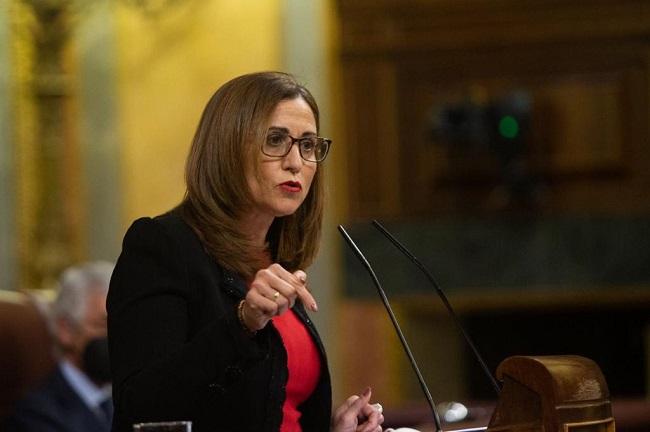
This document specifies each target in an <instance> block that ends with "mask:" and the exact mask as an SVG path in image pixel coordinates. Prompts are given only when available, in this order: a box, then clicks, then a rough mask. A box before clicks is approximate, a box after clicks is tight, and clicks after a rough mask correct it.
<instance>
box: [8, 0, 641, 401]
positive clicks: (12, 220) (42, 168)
mask: <svg viewBox="0 0 650 432" xmlns="http://www.w3.org/2000/svg"><path fill="white" fill-rule="evenodd" d="M649 41H650V3H649V2H648V1H646V0H620V1H617V2H613V1H605V0H588V1H555V0H525V1H522V0H462V1H461V0H309V1H304V0H5V1H3V2H2V4H1V5H0V289H1V290H4V291H6V292H26V293H41V294H42V293H47V292H49V291H48V290H51V289H52V288H53V287H54V286H55V283H56V279H57V277H58V275H59V273H60V271H61V270H62V269H63V268H65V267H66V266H68V265H70V264H73V263H76V262H79V261H83V260H96V259H107V260H111V261H114V260H115V259H116V258H117V256H118V255H119V252H120V244H121V240H122V236H123V234H124V232H125V230H126V228H127V227H128V226H129V224H130V223H131V222H132V221H133V220H134V219H135V218H137V217H140V216H145V215H148V216H154V215H157V214H160V213H162V212H164V211H166V210H168V209H170V208H171V207H173V206H174V205H176V204H177V203H178V202H179V201H180V200H181V198H182V196H183V192H184V181H183V169H184V159H185V156H186V153H187V151H188V149H189V144H190V142H191V139H192V136H193V133H194V129H195V127H196V125H197V123H198V120H199V116H200V114H201V111H202V109H203V106H204V105H205V103H206V102H207V100H208V99H209V97H210V96H211V94H212V93H213V92H214V91H215V90H216V89H217V88H218V87H219V86H220V85H221V84H223V83H224V82H225V81H227V80H229V79H230V78H232V77H234V76H237V75H239V74H243V73H247V72H252V71H258V70H283V71H287V72H291V73H293V74H295V75H296V76H297V77H298V78H299V80H300V81H302V82H303V83H304V84H306V85H307V87H309V88H310V89H311V90H312V92H313V93H314V94H315V96H316V98H317V100H318V101H319V105H320V107H321V112H322V127H321V128H322V135H323V136H328V137H331V138H332V139H333V140H334V147H333V153H332V155H331V156H330V159H328V162H327V164H326V169H327V171H328V176H329V184H328V194H329V203H328V208H327V217H326V221H325V227H324V228H325V236H324V241H323V245H322V249H321V254H320V257H319V260H318V262H317V263H316V264H315V265H314V266H313V268H312V269H310V281H311V283H312V288H313V291H314V293H315V296H316V298H317V300H318V301H319V305H320V312H319V313H318V314H317V316H316V317H315V319H316V321H317V323H318V324H319V327H320V329H321V331H322V333H323V335H324V339H325V343H326V346H327V347H328V353H329V357H330V362H331V368H332V370H333V376H334V391H335V399H337V400H339V399H342V398H344V397H345V396H347V395H348V394H351V393H356V392H359V391H361V390H362V389H363V388H365V386H367V385H372V386H373V389H374V394H375V397H376V398H377V399H378V400H381V401H382V403H383V404H384V406H385V407H387V409H389V410H390V409H391V408H394V409H406V408H408V407H411V406H416V405H417V404H419V403H421V402H422V400H423V399H422V396H421V394H420V390H419V387H418V384H417V382H416V381H415V378H414V377H413V375H412V373H411V370H410V366H409V365H408V364H407V363H406V359H405V357H404V355H403V353H402V351H401V348H400V346H399V344H398V340H397V338H396V336H395V335H394V332H393V330H392V328H391V326H390V321H389V320H388V318H387V316H386V314H385V312H384V310H383V306H382V305H381V303H380V302H379V300H378V298H377V296H376V293H375V291H374V288H373V286H372V285H371V283H370V279H369V278H368V277H367V275H366V273H365V271H364V270H363V268H362V267H361V265H360V264H359V263H358V262H357V261H356V259H355V258H354V256H352V255H351V254H350V253H348V252H347V251H346V247H345V245H344V244H343V243H342V242H341V240H340V238H339V236H338V233H337V232H336V226H337V225H338V224H344V225H345V226H346V227H348V228H349V231H350V233H351V235H352V236H353V238H355V239H356V240H358V243H359V245H360V246H361V247H362V249H364V251H367V252H368V257H369V258H370V260H371V262H372V263H373V264H374V265H376V267H377V269H378V273H379V277H380V278H381V280H382V282H383V283H384V285H385V289H386V291H387V294H388V296H389V298H391V300H392V301H393V303H394V307H395V309H396V310H397V313H398V317H399V318H400V320H401V321H402V323H403V324H402V325H403V327H404V330H405V333H406V336H407V338H408V339H409V340H410V343H411V345H412V348H413V350H414V353H415V356H416V358H417V359H418V361H419V362H420V364H421V368H422V370H423V374H424V376H425V379H426V380H427V382H428V384H429V386H430V388H431V393H432V394H433V397H434V400H436V401H446V400H463V401H467V400H470V401H471V400H479V401H480V400H491V399H492V400H493V399H494V398H495V396H494V394H493V392H492V390H491V388H490V382H489V380H488V379H487V378H486V377H485V376H484V375H483V374H482V371H481V370H480V368H479V366H478V363H477V362H476V360H475V359H474V358H473V356H472V355H471V352H470V351H469V350H468V348H467V347H466V346H465V344H464V342H463V341H462V339H461V338H460V336H459V333H458V331H457V330H456V329H455V327H454V325H453V323H452V321H451V320H450V319H449V317H448V316H447V314H446V312H445V311H444V309H443V308H442V306H441V303H440V301H439V299H438V298H437V296H436V295H435V293H434V291H433V289H432V288H431V287H430V286H429V285H428V284H427V282H426V280H425V279H424V278H423V277H422V276H421V275H420V274H419V272H418V271H417V269H416V268H415V267H414V266H413V265H412V264H409V263H408V262H407V261H406V260H405V259H404V258H403V257H402V256H401V255H400V253H399V252H398V251H396V250H395V249H394V248H393V247H392V246H391V245H390V244H389V243H387V242H386V241H385V240H384V239H383V237H381V235H380V234H379V233H378V232H377V231H375V230H374V229H373V228H372V227H371V226H370V224H369V222H370V221H371V220H372V219H378V220H380V221H382V222H384V223H385V224H386V226H387V227H388V228H389V229H391V230H392V231H394V233H395V235H396V236H397V237H398V238H400V239H401V240H402V241H403V242H404V243H405V244H406V245H407V246H408V247H410V248H412V250H413V252H414V253H415V255H416V256H418V257H419V258H420V259H421V260H422V261H423V262H424V263H425V264H426V265H427V266H428V267H429V268H430V270H431V271H432V272H433V273H434V274H435V275H436V277H437V279H438V282H439V283H440V285H441V286H442V288H443V289H444V290H445V291H446V292H447V294H448V296H449V299H450V301H451V303H452V305H454V306H455V307H456V308H457V310H458V313H459V315H460V316H461V319H462V321H463V322H464V323H465V324H466V325H467V328H468V332H469V334H470V335H471V336H472V337H473V338H474V340H475V342H476V344H477V347H478V349H479V351H481V352H482V353H483V354H484V356H485V359H486V362H487V364H488V366H489V367H490V369H491V370H495V369H496V367H497V365H498V364H499V363H500V362H501V361H502V360H503V359H505V358H506V357H508V356H511V355H515V354H525V355H541V354H579V355H583V356H586V357H589V358H591V359H593V360H595V361H596V362H597V363H598V364H599V365H600V367H601V369H602V370H603V372H604V374H605V377H606V379H607V381H608V384H609V387H610V391H611V393H612V395H613V396H614V397H615V398H620V399H635V400H643V399H646V398H648V395H649V394H650V325H649V323H650V193H649V191H650V146H649V145H650V142H649V137H650V83H649V81H650V42H649ZM0 294H1V293H0ZM5 295H10V294H7V293H5ZM0 349H2V348H0ZM2 355H3V354H2V353H0V356H2Z"/></svg>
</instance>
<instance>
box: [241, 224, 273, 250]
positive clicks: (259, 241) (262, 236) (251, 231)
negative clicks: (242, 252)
mask: <svg viewBox="0 0 650 432" xmlns="http://www.w3.org/2000/svg"><path fill="white" fill-rule="evenodd" d="M240 222H241V229H242V232H243V233H244V234H246V236H247V237H248V238H249V239H250V241H251V244H252V246H253V247H254V248H260V250H264V249H266V247H267V242H266V236H267V234H268V232H269V228H271V224H272V223H273V218H272V217H267V216H260V215H257V216H247V217H244V218H242V220H241V221H240Z"/></svg>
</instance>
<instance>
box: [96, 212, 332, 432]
mask: <svg viewBox="0 0 650 432" xmlns="http://www.w3.org/2000/svg"><path fill="white" fill-rule="evenodd" d="M245 294H246V285H245V283H244V281H243V280H242V279H241V278H239V277H237V276H236V275H234V274H231V273H229V272H227V271H225V270H224V269H222V268H221V267H220V266H219V265H218V264H217V263H216V261H215V260H213V259H212V258H211V257H210V256H209V255H208V254H207V253H206V252H205V250H204V249H203V247H202V245H201V243H200V241H199V239H198V237H197V236H196V234H195V233H194V232H193V231H192V229H191V228H190V227H189V226H188V225H187V224H186V223H185V222H184V221H183V220H182V219H181V217H180V216H179V215H178V214H177V213H176V212H171V213H168V214H165V215H162V216H159V217H157V218H155V219H150V218H142V219H139V220H137V221H135V222H134V223H133V225H132V226H131V227H130V228H129V230H128V232H127V233H126V236H125V238H124V243H123V249H122V254H121V255H120V257H119V259H118V261H117V264H116V267H115V271H114V272H113V277H112V279H111V285H110V290H109V294H108V301H107V310H108V339H109V350H110V360H111V368H112V373H113V398H114V404H115V415H114V420H113V431H114V432H127V431H128V432H130V431H131V428H132V424H133V423H137V422H141V421H161V420H191V421H192V422H193V425H192V430H193V431H194V432H203V431H206V432H208V431H210V432H213V431H217V430H219V431H256V432H258V431H269V432H270V431H278V430H279V426H280V423H281V420H282V404H283V402H284V399H285V385H286V382H287V376H288V371H287V360H286V351H285V349H284V346H283V344H282V340H281V338H280V335H279V333H278V332H277V331H276V330H275V328H274V327H273V324H272V323H269V324H268V325H267V326H266V327H265V328H264V329H263V330H262V331H260V332H258V333H257V335H256V336H255V337H253V338H251V337H250V336H248V335H247V334H246V332H244V330H243V328H242V326H241V325H240V323H239V321H238V319H237V316H236V312H237V311H236V309H237V304H238V303H239V301H240V300H241V299H242V298H244V296H245ZM294 310H295V312H296V313H297V315H298V316H299V317H300V318H301V319H302V321H303V323H304V324H305V325H306V326H307V328H308V329H309V331H310V333H311V335H312V337H313V338H314V340H315V342H316V345H317V346H318V348H319V350H320V353H321V364H322V365H323V366H322V371H321V379H320V381H319V383H318V385H317V387H316V390H315V391H314V393H313V394H312V395H311V397H310V398H309V399H308V400H307V401H305V403H304V404H302V405H301V407H299V408H300V410H301V412H302V417H301V424H302V426H303V430H304V431H310V432H311V431H327V430H329V425H330V415H331V388H330V377H329V372H328V369H327V361H326V358H325V352H324V350H323V346H322V343H321V341H320V338H319V337H318V334H317V332H316V329H315V328H314V326H313V323H312V322H311V320H310V319H309V317H308V316H307V314H306V312H305V310H304V308H303V306H302V305H301V304H300V303H299V302H296V306H294Z"/></svg>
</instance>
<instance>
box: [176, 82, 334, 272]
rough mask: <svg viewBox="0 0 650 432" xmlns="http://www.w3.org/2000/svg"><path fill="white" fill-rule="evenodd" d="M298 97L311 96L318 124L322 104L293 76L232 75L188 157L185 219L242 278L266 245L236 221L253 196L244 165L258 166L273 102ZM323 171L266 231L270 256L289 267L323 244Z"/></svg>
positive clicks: (307, 260)
mask: <svg viewBox="0 0 650 432" xmlns="http://www.w3.org/2000/svg"><path fill="white" fill-rule="evenodd" d="M295 98H302V99H304V100H305V102H307V104H308V105H309V106H310V108H311V110H312V112H313V114H314V118H315V120H316V127H317V128H318V126H319V112H318V105H317V104H316V101H315V100H314V98H313V96H312V95H311V93H310V92H309V90H307V89H306V88H305V87H303V86H302V85H300V84H298V82H297V81H296V80H295V78H294V77H293V76H291V75H288V74H285V73H281V72H259V73H252V74H248V75H242V76H240V77H237V78H234V79H232V80H231V81H229V82H227V83H226V84H224V85H223V86H221V87H220V88H219V89H218V90H217V91H216V92H215V94H214V95H213V96H212V98H211V99H210V101H209V102H208V104H207V105H206V107H205V110H204V111H203V115H202V117H201V120H200V122H199V125H198V127H197V130H196V133H195V135H194V140H193V142H192V147H191V149H190V153H189V155H188V157H187V163H186V167H185V181H186V183H187V190H186V193H185V198H184V200H183V202H182V203H181V214H182V216H183V219H184V220H185V221H186V222H187V223H188V224H189V225H190V226H191V227H192V229H193V230H194V231H195V232H196V233H197V235H198V236H199V238H200V239H201V242H202V243H203V246H204V247H205V249H206V251H207V252H208V253H209V254H210V255H211V256H212V257H213V258H214V259H216V260H217V262H219V264H221V265H222V266H223V267H225V268H226V269H228V270H230V271H233V272H235V273H238V274H240V275H242V276H243V277H244V278H251V277H252V276H253V275H254V274H255V272H256V271H257V270H259V269H260V268H261V266H262V259H261V256H262V254H261V252H262V251H260V250H259V249H258V248H256V247H255V246H253V244H252V243H251V240H250V239H249V238H247V237H246V235H245V234H244V233H243V232H241V231H240V229H239V225H238V221H239V219H240V217H241V215H242V214H244V212H245V211H246V210H247V209H249V208H250V206H251V203H252V197H251V193H250V190H249V187H248V184H247V182H246V176H245V170H246V169H253V170H255V172H256V173H257V169H258V164H257V163H255V162H256V161H257V160H258V158H260V157H261V156H260V153H261V152H260V148H259V145H260V143H261V142H263V141H262V140H263V139H265V137H266V133H267V128H268V122H269V119H270V116H271V114H272V113H273V110H274V109H275V107H276V106H277V105H278V103H280V102H281V101H283V100H289V99H295ZM322 171H323V166H322V165H320V166H319V167H318V169H317V170H316V173H315V175H314V178H313V180H312V184H311V188H310V190H309V193H308V194H307V196H306V197H305V200H304V201H303V203H302V204H301V205H300V207H299V208H298V210H296V212H295V213H294V214H292V215H289V216H284V217H279V218H276V219H275V220H274V221H273V223H272V224H271V227H270V229H269V232H268V234H267V240H268V242H269V249H270V251H269V252H270V254H271V259H272V260H273V261H274V262H277V263H280V264H281V265H282V266H283V267H285V268H286V269H287V270H289V271H295V270H297V269H304V268H306V267H308V266H309V265H310V264H311V263H312V261H313V260H314V258H315V256H316V253H317V251H318V244H319V240H320V231H321V222H322V218H323V200H324V192H323V184H322V183H323V172H322Z"/></svg>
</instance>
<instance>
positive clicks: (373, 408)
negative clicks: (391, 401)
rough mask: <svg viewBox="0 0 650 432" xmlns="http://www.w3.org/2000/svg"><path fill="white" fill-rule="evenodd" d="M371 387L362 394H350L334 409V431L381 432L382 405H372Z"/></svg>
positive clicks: (382, 419) (382, 420)
mask: <svg viewBox="0 0 650 432" xmlns="http://www.w3.org/2000/svg"><path fill="white" fill-rule="evenodd" d="M371 393H372V391H371V390H370V387H368V388H367V389H366V391H365V392H363V394H362V395H361V396H357V395H354V396H350V397H349V398H348V400H346V401H345V402H343V404H342V405H341V406H340V407H338V408H337V409H336V411H334V415H333V417H332V432H381V424H382V423H383V422H384V416H383V415H382V413H381V405H378V404H375V405H370V404H369V402H370V395H371Z"/></svg>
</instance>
